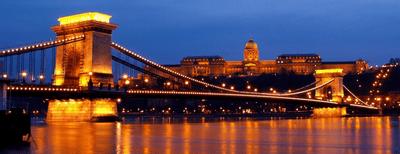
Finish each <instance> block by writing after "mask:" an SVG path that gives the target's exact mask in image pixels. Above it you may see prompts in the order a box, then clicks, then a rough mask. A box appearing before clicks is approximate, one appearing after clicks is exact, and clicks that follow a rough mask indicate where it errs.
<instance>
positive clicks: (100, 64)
mask: <svg viewBox="0 0 400 154" xmlns="http://www.w3.org/2000/svg"><path fill="white" fill-rule="evenodd" d="M110 18H111V16H110V15H106V14H102V13H97V12H89V13H82V14H77V15H72V16H67V17H61V18H59V19H58V21H60V25H58V26H53V27H51V29H52V30H53V31H54V32H56V34H57V39H58V40H62V39H68V38H72V37H76V36H82V35H83V36H84V40H82V41H77V42H74V43H69V44H66V45H62V46H58V47H57V54H56V66H55V70H54V75H53V85H57V86H83V87H87V86H88V82H89V80H92V83H93V86H94V87H96V86H99V85H100V83H102V84H103V85H104V86H106V85H108V84H112V83H113V77H114V75H113V74H112V64H111V61H112V56H111V47H110V45H111V32H112V31H113V30H114V29H115V28H117V27H118V26H117V25H115V24H111V23H110V21H109V19H110ZM116 119H118V111H117V102H116V101H115V100H113V99H100V98H90V99H87V98H82V99H75V98H69V99H61V100H58V99H54V100H49V107H48V113H47V118H46V120H47V121H114V120H116Z"/></svg>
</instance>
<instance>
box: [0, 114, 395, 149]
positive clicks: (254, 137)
mask: <svg viewBox="0 0 400 154" xmlns="http://www.w3.org/2000/svg"><path fill="white" fill-rule="evenodd" d="M42 120H43V119H36V118H34V119H32V134H33V137H34V138H33V139H34V141H35V143H36V145H37V148H36V145H35V143H33V141H32V140H31V144H30V145H27V146H22V147H19V146H18V147H11V148H10V147H8V148H3V149H1V151H0V152H4V153H187V154H189V153H249V154H250V153H400V149H399V148H400V140H399V137H400V134H399V132H400V122H399V121H400V117H399V116H392V117H344V118H322V119H312V118H310V119H281V118H265V119H259V118H258V119H254V118H201V117H200V118H168V117H165V118H152V117H148V118H145V117H142V118H126V119H125V120H124V121H123V122H113V123H85V122H82V123H65V122H63V123H45V122H43V121H42Z"/></svg>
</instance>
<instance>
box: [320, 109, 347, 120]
mask: <svg viewBox="0 0 400 154" xmlns="http://www.w3.org/2000/svg"><path fill="white" fill-rule="evenodd" d="M345 115H347V108H346V107H322V108H314V110H313V116H312V117H313V118H333V117H343V116H345Z"/></svg>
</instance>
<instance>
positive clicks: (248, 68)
mask: <svg viewBox="0 0 400 154" xmlns="http://www.w3.org/2000/svg"><path fill="white" fill-rule="evenodd" d="M259 57H260V56H259V51H258V46H257V44H256V42H254V41H253V39H252V38H250V40H249V41H248V42H247V43H246V45H245V48H244V51H243V60H242V61H226V60H225V59H224V58H223V57H221V56H189V57H185V58H183V59H182V61H181V63H180V64H178V65H164V66H165V67H168V68H169V69H172V70H174V71H177V72H180V73H183V74H185V75H188V76H191V77H196V76H226V75H242V76H252V75H260V74H262V73H266V74H270V73H276V74H282V73H294V74H297V75H307V74H312V73H314V72H315V70H316V69H331V68H341V69H343V73H346V74H355V73H359V72H362V71H365V70H366V69H367V68H368V62H365V61H364V60H361V59H359V60H356V61H335V62H323V61H322V58H321V56H319V55H317V54H282V55H279V56H278V57H277V58H276V60H260V59H259Z"/></svg>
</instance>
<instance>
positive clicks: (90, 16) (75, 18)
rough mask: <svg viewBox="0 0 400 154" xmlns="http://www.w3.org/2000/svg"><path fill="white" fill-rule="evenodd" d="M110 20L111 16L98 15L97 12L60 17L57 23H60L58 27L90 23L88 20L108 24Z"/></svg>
mask: <svg viewBox="0 0 400 154" xmlns="http://www.w3.org/2000/svg"><path fill="white" fill-rule="evenodd" d="M110 18H111V16H110V15H107V14H103V13H98V12H87V13H82V14H77V15H71V16H66V17H61V18H58V21H59V22H60V25H66V24H72V23H77V22H83V21H90V20H95V21H100V22H105V23H110Z"/></svg>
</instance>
